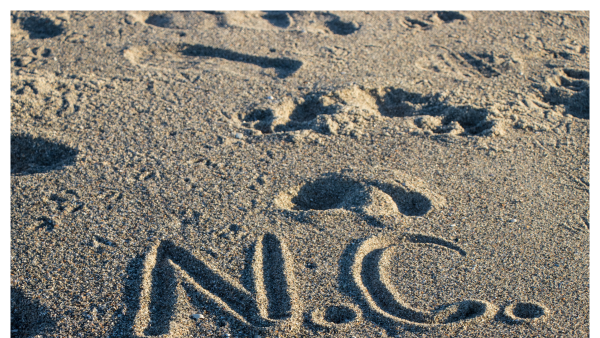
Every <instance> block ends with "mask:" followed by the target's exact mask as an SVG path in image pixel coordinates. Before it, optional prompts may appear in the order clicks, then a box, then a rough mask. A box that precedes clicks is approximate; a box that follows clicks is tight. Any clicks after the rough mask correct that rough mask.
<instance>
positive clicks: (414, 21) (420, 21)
mask: <svg viewBox="0 0 600 338" xmlns="http://www.w3.org/2000/svg"><path fill="white" fill-rule="evenodd" d="M468 20H473V16H472V15H471V14H470V13H467V12H457V11H441V12H435V13H432V14H427V15H425V16H424V17H422V18H415V17H410V16H407V17H405V18H404V25H405V26H406V27H408V28H411V29H424V30H429V29H432V28H433V27H434V26H436V25H439V24H447V23H451V22H459V23H465V22H468Z"/></svg>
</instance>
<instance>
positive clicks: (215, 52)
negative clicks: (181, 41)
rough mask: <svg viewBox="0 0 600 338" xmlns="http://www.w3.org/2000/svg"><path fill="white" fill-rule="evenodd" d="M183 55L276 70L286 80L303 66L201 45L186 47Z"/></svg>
mask: <svg viewBox="0 0 600 338" xmlns="http://www.w3.org/2000/svg"><path fill="white" fill-rule="evenodd" d="M182 54H183V55H188V56H197V57H203V56H204V57H216V58H221V59H225V60H230V61H236V62H244V63H250V64H253V65H257V66H259V67H262V68H275V70H276V71H277V73H278V76H279V77H280V78H286V77H288V76H290V75H292V74H293V73H294V72H296V71H297V70H298V69H299V68H300V67H301V66H302V62H301V61H298V60H292V59H287V58H269V57H264V56H254V55H248V54H241V53H237V52H234V51H230V50H227V49H221V48H215V47H210V46H203V45H199V44H198V45H185V46H184V49H183V51H182Z"/></svg>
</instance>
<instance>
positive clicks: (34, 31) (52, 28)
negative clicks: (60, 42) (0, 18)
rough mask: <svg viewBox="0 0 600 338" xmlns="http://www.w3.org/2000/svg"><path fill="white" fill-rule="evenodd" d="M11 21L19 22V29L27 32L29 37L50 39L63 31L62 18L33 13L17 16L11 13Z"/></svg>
mask: <svg viewBox="0 0 600 338" xmlns="http://www.w3.org/2000/svg"><path fill="white" fill-rule="evenodd" d="M13 21H19V22H20V29H22V30H23V31H25V32H27V35H28V37H29V39H50V38H54V37H57V36H59V35H61V34H63V33H64V32H65V25H64V20H61V19H53V18H50V17H43V16H35V15H28V16H26V17H24V18H19V17H18V16H17V15H13Z"/></svg>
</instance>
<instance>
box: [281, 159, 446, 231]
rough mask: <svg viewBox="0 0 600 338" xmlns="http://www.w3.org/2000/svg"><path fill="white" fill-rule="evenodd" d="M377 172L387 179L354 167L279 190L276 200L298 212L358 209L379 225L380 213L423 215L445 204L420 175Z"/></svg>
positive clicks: (350, 210)
mask: <svg viewBox="0 0 600 338" xmlns="http://www.w3.org/2000/svg"><path fill="white" fill-rule="evenodd" d="M376 176H377V177H385V179H382V180H374V179H367V178H365V177H362V175H360V173H358V172H355V171H352V170H346V171H345V172H344V174H338V173H330V174H326V175H324V176H321V177H319V178H316V179H313V180H309V181H307V182H305V183H303V184H301V185H299V186H297V187H294V188H291V189H289V190H286V191H282V192H280V193H279V194H278V195H277V197H276V198H275V201H274V204H275V206H276V207H278V208H280V209H284V210H289V211H291V212H299V213H304V212H313V213H314V212H317V213H318V212H323V211H328V212H330V211H333V212H336V211H341V212H344V211H345V212H355V213H358V214H359V215H362V216H363V217H365V220H367V221H368V222H369V223H371V224H375V225H379V226H380V225H381V224H380V222H379V221H378V220H377V219H378V218H379V217H380V216H386V215H403V216H406V217H412V216H424V215H426V214H427V213H429V212H431V211H432V210H433V209H435V208H438V209H439V208H442V207H444V206H445V204H446V199H445V198H444V197H442V196H440V195H438V194H436V193H434V192H432V191H431V190H430V189H428V188H427V187H426V185H425V183H424V182H423V181H421V180H419V179H417V178H414V177H411V176H409V175H407V174H404V173H402V172H399V171H391V170H390V171H385V170H384V171H382V172H380V173H378V175H376Z"/></svg>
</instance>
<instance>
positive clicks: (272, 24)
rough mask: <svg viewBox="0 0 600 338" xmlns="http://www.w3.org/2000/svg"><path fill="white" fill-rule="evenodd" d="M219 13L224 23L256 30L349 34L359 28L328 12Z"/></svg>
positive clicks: (355, 24)
mask: <svg viewBox="0 0 600 338" xmlns="http://www.w3.org/2000/svg"><path fill="white" fill-rule="evenodd" d="M220 15H222V20H223V23H224V24H225V25H228V26H234V27H244V28H251V29H258V30H286V31H295V32H307V33H324V34H335V35H350V34H353V33H355V32H356V31H358V30H359V29H360V25H359V24H358V23H356V22H352V21H344V20H343V19H342V18H340V17H339V16H338V15H335V14H333V13H329V12H296V11H267V12H223V13H222V14H220Z"/></svg>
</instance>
